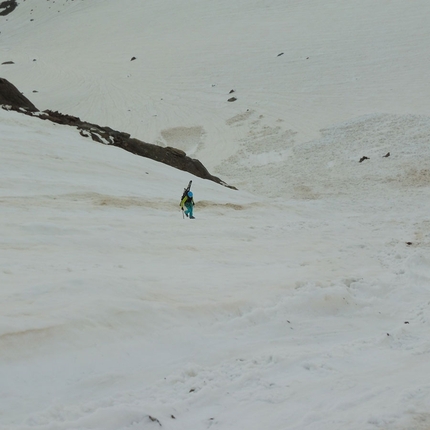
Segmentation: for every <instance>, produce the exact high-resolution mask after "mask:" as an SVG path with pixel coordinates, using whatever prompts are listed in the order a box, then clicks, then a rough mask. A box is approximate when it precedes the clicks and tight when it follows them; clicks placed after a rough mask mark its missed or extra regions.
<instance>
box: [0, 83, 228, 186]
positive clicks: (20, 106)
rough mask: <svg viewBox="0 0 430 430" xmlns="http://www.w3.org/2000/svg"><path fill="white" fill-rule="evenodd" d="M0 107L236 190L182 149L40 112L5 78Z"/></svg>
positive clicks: (55, 113) (78, 120)
mask: <svg viewBox="0 0 430 430" xmlns="http://www.w3.org/2000/svg"><path fill="white" fill-rule="evenodd" d="M0 105H6V106H5V107H3V109H7V110H14V111H18V112H21V113H24V114H26V115H30V116H33V117H37V118H40V119H42V120H45V121H51V122H54V123H56V124H61V125H67V126H71V127H76V128H77V129H78V130H79V134H80V135H81V136H83V137H88V138H91V139H92V140H94V141H96V142H99V143H103V144H105V145H114V146H118V147H120V148H123V149H125V150H126V151H129V152H132V153H133V154H136V155H140V156H142V157H146V158H150V159H152V160H155V161H159V162H160V163H164V164H167V165H169V166H172V167H174V168H176V169H179V170H183V171H185V172H189V173H191V174H193V175H195V176H198V177H199V178H203V179H208V180H210V181H213V182H216V183H218V184H221V185H223V186H226V187H229V188H233V189H235V188H234V187H232V186H229V185H227V184H226V183H225V182H223V181H222V180H221V179H220V178H218V177H216V176H213V175H211V174H210V173H209V171H208V170H207V169H206V167H205V166H204V165H203V164H202V163H201V162H200V161H199V160H196V159H194V158H190V157H188V156H187V155H186V154H185V152H184V151H181V150H180V149H177V148H172V147H167V148H164V147H161V146H157V145H153V144H151V143H146V142H143V141H141V140H138V139H134V138H132V137H131V136H130V134H128V133H124V132H121V131H117V130H113V129H112V128H110V127H105V126H99V125H97V124H92V123H90V122H86V121H82V120H81V119H80V118H78V117H76V116H72V115H66V114H62V113H60V112H54V111H51V110H45V111H43V112H40V111H38V110H37V108H36V107H35V106H34V105H33V104H32V103H31V102H30V101H29V100H28V99H26V98H25V97H24V96H23V95H22V94H21V93H20V92H19V91H18V89H17V88H16V87H14V86H13V85H12V84H11V83H9V82H8V81H7V80H6V79H3V78H0Z"/></svg>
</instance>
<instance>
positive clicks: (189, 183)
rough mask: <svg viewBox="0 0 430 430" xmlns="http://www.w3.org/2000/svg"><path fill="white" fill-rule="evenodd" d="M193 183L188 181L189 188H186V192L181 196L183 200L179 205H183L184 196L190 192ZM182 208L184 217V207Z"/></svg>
mask: <svg viewBox="0 0 430 430" xmlns="http://www.w3.org/2000/svg"><path fill="white" fill-rule="evenodd" d="M192 183H193V181H190V182H188V186H187V188H184V192H183V193H182V197H181V201H180V202H179V206H181V203H182V200H184V197H185V196H186V195H187V194H188V192H189V191H190V189H191V184H192ZM181 209H182V218H184V208H181Z"/></svg>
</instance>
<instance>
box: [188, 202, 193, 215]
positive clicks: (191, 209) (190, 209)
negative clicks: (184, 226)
mask: <svg viewBox="0 0 430 430" xmlns="http://www.w3.org/2000/svg"><path fill="white" fill-rule="evenodd" d="M188 213H189V214H190V218H194V216H193V205H192V204H191V205H190V208H189V212H188Z"/></svg>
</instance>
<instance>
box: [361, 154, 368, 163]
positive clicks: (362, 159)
mask: <svg viewBox="0 0 430 430" xmlns="http://www.w3.org/2000/svg"><path fill="white" fill-rule="evenodd" d="M364 160H370V158H369V157H366V156H363V157H361V158H360V161H359V163H362V162H363V161H364Z"/></svg>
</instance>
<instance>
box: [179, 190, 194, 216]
mask: <svg viewBox="0 0 430 430" xmlns="http://www.w3.org/2000/svg"><path fill="white" fill-rule="evenodd" d="M180 205H181V209H182V211H184V206H185V211H184V213H185V215H186V216H187V217H188V216H189V217H190V219H194V216H193V208H194V198H193V193H192V192H191V191H188V193H187V194H186V195H185V196H184V198H183V199H182V200H181V203H180Z"/></svg>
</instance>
